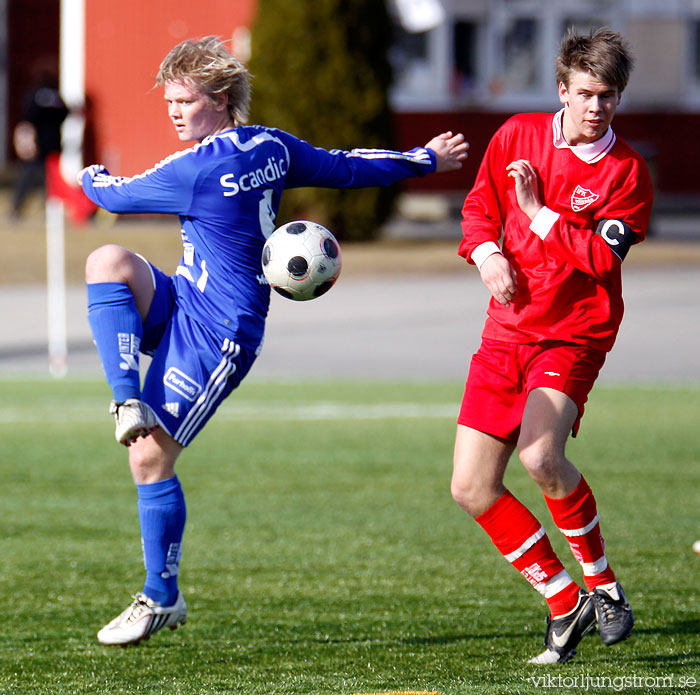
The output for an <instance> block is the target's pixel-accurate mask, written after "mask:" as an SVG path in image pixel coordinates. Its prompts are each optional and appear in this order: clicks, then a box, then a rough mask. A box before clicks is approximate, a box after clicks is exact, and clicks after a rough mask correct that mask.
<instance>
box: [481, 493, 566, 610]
mask: <svg viewBox="0 0 700 695" xmlns="http://www.w3.org/2000/svg"><path fill="white" fill-rule="evenodd" d="M476 521H477V522H478V523H479V525H480V526H481V527H482V528H483V529H484V531H486V533H488V534H489V536H490V538H491V540H492V541H493V543H494V545H495V546H496V547H497V548H498V550H499V551H500V552H501V554H502V555H503V557H505V559H506V560H508V562H510V564H511V565H513V567H515V569H517V570H518V572H520V574H522V575H523V577H525V579H527V580H528V582H530V584H532V586H533V587H534V588H535V589H536V590H537V591H539V593H540V594H542V596H544V598H545V600H546V601H547V604H548V605H549V609H550V611H551V613H552V616H553V617H557V616H560V615H565V614H566V613H568V612H569V611H571V610H573V609H574V608H575V607H576V604H577V603H578V596H579V587H578V586H577V585H576V582H574V580H573V579H572V578H571V577H570V576H569V574H568V572H567V571H566V570H565V569H564V566H563V565H562V564H561V561H560V560H559V558H558V557H557V556H556V553H555V552H554V550H553V549H552V545H551V544H550V542H549V538H547V534H546V532H545V530H544V527H543V526H542V524H540V522H539V521H537V519H536V518H535V517H534V516H533V515H532V513H531V512H530V511H529V510H528V509H527V507H525V505H523V504H522V503H521V502H519V501H518V500H517V499H516V498H515V497H513V495H512V494H511V493H510V492H508V491H506V492H505V493H504V494H503V495H501V497H499V498H498V499H497V500H496V501H495V502H494V503H493V505H491V507H489V508H488V509H487V510H486V511H485V512H484V513H483V514H481V515H479V516H478V517H476Z"/></svg>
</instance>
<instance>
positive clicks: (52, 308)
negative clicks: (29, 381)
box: [46, 196, 68, 377]
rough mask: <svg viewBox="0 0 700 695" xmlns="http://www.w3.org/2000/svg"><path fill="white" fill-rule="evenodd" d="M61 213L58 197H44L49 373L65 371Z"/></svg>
mask: <svg viewBox="0 0 700 695" xmlns="http://www.w3.org/2000/svg"><path fill="white" fill-rule="evenodd" d="M65 265H66V263H65V215H64V210H63V201H62V200H61V199H60V198H56V197H53V196H48V197H47V198H46V284H47V307H48V333H49V373H50V374H51V376H55V377H63V376H65V375H66V372H67V371H68V339H67V331H66V272H65Z"/></svg>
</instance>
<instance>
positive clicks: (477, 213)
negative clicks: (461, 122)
mask: <svg viewBox="0 0 700 695" xmlns="http://www.w3.org/2000/svg"><path fill="white" fill-rule="evenodd" d="M507 139H508V136H507V133H506V129H505V127H504V126H501V128H499V130H497V131H496V133H495V134H494V136H493V137H492V138H491V141H490V142H489V145H488V147H487V148H486V152H485V153H484V157H483V159H482V160H481V164H480V165H479V170H478V172H477V175H476V180H475V181H474V186H473V187H472V189H471V191H470V192H469V195H467V197H466V199H465V201H464V205H463V206H462V222H461V226H462V235H463V236H462V241H461V243H460V245H459V248H458V250H457V253H458V254H459V255H460V256H463V257H464V258H466V259H467V261H469V262H470V263H474V259H473V258H472V253H473V252H474V250H475V249H476V248H477V247H479V246H481V244H485V243H486V242H489V241H490V242H493V243H495V244H498V243H499V241H500V239H501V234H502V231H503V219H504V216H505V210H504V209H503V208H502V206H501V201H500V198H499V196H500V191H501V190H502V188H503V181H502V178H503V164H502V154H501V153H502V152H503V149H504V148H505V145H506V143H505V141H506V140H507Z"/></svg>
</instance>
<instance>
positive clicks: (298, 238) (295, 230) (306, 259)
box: [262, 220, 342, 302]
mask: <svg viewBox="0 0 700 695" xmlns="http://www.w3.org/2000/svg"><path fill="white" fill-rule="evenodd" d="M341 266H342V256H341V253H340V245H339V244H338V242H337V241H336V239H335V237H334V236H333V235H332V234H331V233H330V232H329V231H328V230H327V229H326V228H325V227H322V226H321V225H320V224H316V222H308V221H307V220H298V221H295V222H288V223H287V224H284V225H282V226H281V227H278V228H277V229H276V230H275V231H274V232H273V233H272V234H271V235H270V236H269V237H268V239H267V241H266V242H265V245H264V246H263V251H262V269H263V273H264V274H265V277H266V278H267V281H268V282H269V283H270V286H271V287H272V288H273V289H274V290H275V291H276V292H279V294H281V295H282V296H283V297H287V299H294V300H296V301H298V302H304V301H306V300H307V299H315V298H316V297H320V296H321V295H322V294H325V293H326V292H328V290H329V289H330V288H331V287H333V285H334V283H335V281H336V280H337V279H338V275H340V268H341Z"/></svg>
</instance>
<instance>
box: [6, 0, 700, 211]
mask: <svg viewBox="0 0 700 695" xmlns="http://www.w3.org/2000/svg"><path fill="white" fill-rule="evenodd" d="M389 2H390V3H391V8H392V11H393V12H394V14H395V16H396V36H395V40H394V48H393V50H392V55H391V58H392V62H393V64H394V69H395V86H394V88H393V91H392V103H393V105H394V108H395V113H396V145H397V146H398V147H400V148H403V147H409V146H412V145H414V144H416V143H417V142H422V141H424V140H427V139H428V138H429V137H430V136H432V135H433V134H434V133H435V132H437V131H439V130H442V129H451V130H461V131H463V132H464V133H465V134H466V135H467V137H468V139H469V140H470V142H471V155H472V156H471V157H470V160H469V162H468V165H467V166H466V167H465V168H464V169H463V170H462V171H461V172H458V173H455V174H450V175H445V176H442V177H436V178H434V179H427V180H425V181H421V183H420V186H421V188H422V189H425V188H426V187H430V186H432V187H433V188H436V187H437V188H439V189H441V190H447V191H449V190H452V191H460V192H463V191H464V189H465V188H466V187H468V186H469V185H470V183H471V181H472V180H473V177H474V174H475V170H476V167H477V165H478V162H479V160H480V158H481V154H482V153H483V150H484V148H485V146H486V142H487V141H488V139H489V137H490V136H491V134H492V133H493V131H494V130H495V128H496V127H498V125H500V123H502V122H503V121H504V120H505V119H506V118H507V117H508V116H509V115H511V114H512V113H515V112H517V111H522V110H543V111H551V110H555V109H557V108H558V106H559V103H558V100H557V95H556V85H555V83H554V77H553V60H554V56H555V54H556V51H557V47H558V42H559V40H560V38H561V36H562V34H563V32H564V31H565V30H566V28H567V27H569V26H576V27H578V28H580V29H584V30H585V29H588V28H590V27H597V26H610V27H612V28H614V29H617V30H620V31H621V32H623V33H624V34H625V35H626V36H627V37H628V38H629V40H630V42H631V44H632V48H633V51H634V54H635V55H636V57H637V67H636V70H635V71H634V73H633V75H632V79H631V81H630V84H629V87H628V89H627V91H626V92H625V95H624V97H623V102H622V106H621V108H620V111H619V115H618V117H617V119H616V124H615V130H616V132H617V133H618V134H619V135H621V136H622V137H624V138H625V139H627V140H629V141H630V142H631V143H632V144H633V145H635V146H636V147H637V148H638V149H639V150H640V151H641V152H642V153H643V154H644V155H645V156H646V157H647V159H648V161H649V163H650V166H651V169H652V175H653V177H654V180H655V183H656V188H657V196H658V201H659V204H660V205H667V204H686V205H691V204H694V202H695V200H696V198H697V196H698V194H699V193H700V182H699V181H698V179H697V178H696V177H695V176H693V175H692V172H691V166H692V165H693V164H694V162H695V161H697V160H698V159H699V158H700V138H698V137H697V132H698V128H699V127H700V0H665V1H664V2H663V3H659V2H657V1H656V0H435V2H439V6H440V9H441V13H440V17H441V21H440V22H438V23H436V24H435V25H434V26H433V28H430V29H428V30H426V31H418V32H416V31H408V30H407V29H406V26H405V24H404V25H402V23H401V14H400V12H399V7H400V5H401V4H402V3H401V0H389ZM257 7H258V0H235V1H234V0H202V2H200V3H191V2H187V1H186V0H149V1H148V2H143V1H142V0H122V2H120V3H119V4H118V6H117V5H114V4H113V3H107V2H101V1H100V0H63V1H62V3H61V2H59V0H0V50H2V51H4V55H0V65H4V66H6V67H5V70H4V72H2V73H0V94H3V95H5V96H6V98H5V99H2V100H0V132H4V133H5V138H4V139H2V144H1V146H0V165H3V166H4V168H7V167H8V166H11V165H12V163H13V159H14V155H13V152H12V147H11V133H12V128H13V126H14V124H15V123H16V122H17V121H18V120H19V118H20V110H19V104H20V101H21V94H22V92H23V90H24V89H26V87H27V86H28V84H29V81H30V79H31V67H32V65H33V63H34V62H35V61H36V60H37V59H38V58H45V57H49V58H51V59H53V60H55V61H58V56H59V52H63V53H64V55H65V54H69V55H71V56H72V57H71V59H70V60H71V63H70V66H71V67H70V69H64V70H62V73H61V79H62V88H63V89H64V90H66V93H67V94H68V95H70V99H69V101H72V102H73V103H71V104H69V105H71V106H73V107H74V108H75V109H77V110H80V112H81V113H84V115H85V119H86V120H85V130H84V136H85V138H84V139H85V146H86V159H89V160H90V161H101V162H104V163H105V164H106V165H107V166H108V167H109V168H110V169H111V170H113V171H115V172H119V173H121V174H127V175H128V174H134V173H137V172H139V171H142V170H144V169H145V168H146V167H148V166H150V165H151V164H152V163H153V162H155V161H158V160H159V159H161V158H163V157H164V156H166V155H167V154H169V153H170V152H172V151H173V150H176V149H178V148H179V147H181V144H180V143H179V141H178V140H177V139H176V137H175V135H174V133H173V132H172V131H171V130H170V129H169V128H168V127H167V121H166V114H165V109H164V106H163V103H162V93H161V91H160V90H153V89H152V87H153V84H154V82H153V78H154V76H155V73H156V69H157V66H158V64H159V62H160V60H161V59H162V57H163V56H164V55H165V53H166V52H167V51H168V50H169V48H170V47H171V46H172V45H173V44H174V43H176V42H177V41H180V40H182V39H184V38H188V37H192V36H203V35H206V34H217V35H220V36H222V37H224V38H227V39H231V40H232V46H233V48H234V51H235V52H237V53H238V54H239V55H240V57H242V58H243V59H246V58H247V57H248V53H247V51H248V50H249V45H250V41H249V39H250V33H249V32H250V28H251V27H252V26H254V18H255V13H256V11H257ZM61 16H62V17H63V22H62V23H61V21H59V20H60V17H61ZM66 17H68V18H71V19H68V20H67V19H66ZM76 17H82V18H83V21H84V30H83V26H81V23H80V21H76V19H75V18H76ZM404 19H405V18H404ZM61 26H62V27H63V29H62V30H63V34H62V38H61V39H60V41H59V36H60V32H59V27H61ZM3 39H4V40H3ZM76 49H77V50H76ZM81 56H82V58H81ZM81 59H82V61H83V63H82V66H81V65H80V60H81ZM76 61H78V62H76ZM283 78H284V76H280V79H283ZM253 98H255V96H254V97H253Z"/></svg>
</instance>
